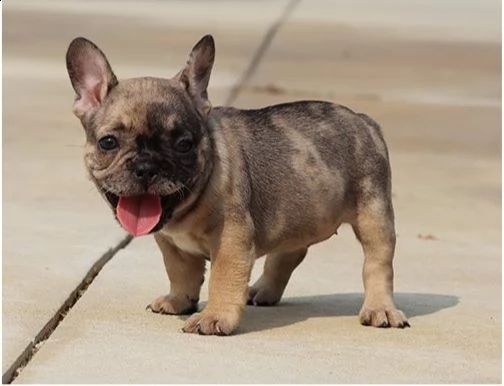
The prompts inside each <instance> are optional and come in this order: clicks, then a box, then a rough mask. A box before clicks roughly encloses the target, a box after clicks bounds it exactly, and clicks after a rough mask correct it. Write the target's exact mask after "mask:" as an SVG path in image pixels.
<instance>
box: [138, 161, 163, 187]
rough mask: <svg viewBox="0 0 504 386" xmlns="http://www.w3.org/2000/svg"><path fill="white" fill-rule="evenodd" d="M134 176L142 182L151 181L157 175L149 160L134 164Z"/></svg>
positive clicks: (154, 166)
mask: <svg viewBox="0 0 504 386" xmlns="http://www.w3.org/2000/svg"><path fill="white" fill-rule="evenodd" d="M134 172H135V177H136V178H138V179H139V180H141V181H142V182H143V183H152V182H153V181H154V180H155V178H156V177H157V167H156V165H154V164H153V163H152V162H149V161H139V162H136V163H135V166H134Z"/></svg>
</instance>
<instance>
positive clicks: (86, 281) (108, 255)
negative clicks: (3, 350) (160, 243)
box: [2, 235, 133, 384]
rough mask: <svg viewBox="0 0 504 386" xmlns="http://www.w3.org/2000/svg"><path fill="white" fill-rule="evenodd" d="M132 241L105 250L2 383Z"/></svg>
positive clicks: (15, 372) (18, 370)
mask: <svg viewBox="0 0 504 386" xmlns="http://www.w3.org/2000/svg"><path fill="white" fill-rule="evenodd" d="M132 239H133V237H132V236H129V235H128V236H126V237H125V238H124V239H122V240H121V241H120V242H119V243H118V244H117V245H116V246H115V247H113V248H110V249H109V250H107V251H106V252H105V253H104V254H103V255H102V256H101V257H100V258H99V259H98V260H97V261H96V262H95V263H94V264H93V265H92V267H91V268H90V269H89V271H88V272H87V273H86V275H85V276H84V278H83V279H82V281H81V282H80V283H79V284H78V285H77V287H76V288H75V289H74V290H73V291H72V292H71V293H70V295H69V296H68V297H67V299H66V300H65V301H64V302H63V304H62V305H61V307H60V308H59V309H58V311H56V313H55V314H54V315H53V317H52V318H51V319H49V321H48V322H47V323H46V324H45V326H44V327H42V329H41V330H40V331H39V333H38V334H37V335H36V336H35V339H33V341H31V342H30V343H29V344H28V346H27V347H26V348H25V349H24V350H23V352H22V353H21V354H20V355H19V356H18V357H17V358H16V360H15V361H14V363H13V364H12V365H11V366H10V367H9V369H8V370H7V371H6V372H5V373H4V374H3V375H2V383H3V384H9V383H12V382H13V381H14V380H15V379H16V378H17V376H18V375H19V374H20V373H21V371H22V370H23V369H24V368H25V367H26V366H27V365H28V363H30V361H31V360H32V359H33V356H34V355H35V354H36V353H37V351H38V350H39V349H40V347H41V346H42V345H43V344H44V343H45V342H46V341H47V339H49V338H50V336H51V334H52V333H53V332H54V331H55V330H56V328H57V327H58V326H59V324H60V323H61V322H62V321H63V320H64V319H65V317H66V315H67V314H68V312H70V310H71V309H72V308H73V307H74V306H75V304H76V303H77V302H78V301H79V299H80V298H81V297H82V295H84V293H85V292H86V290H87V289H88V287H89V286H90V285H91V283H92V282H93V281H94V280H95V279H96V277H97V276H98V274H99V273H100V272H101V270H102V269H103V268H104V267H105V265H106V264H107V263H108V262H109V261H110V260H111V259H112V257H114V256H115V254H116V253H117V252H119V251H120V250H121V249H123V248H125V247H126V246H127V245H128V244H129V243H130V242H131V240H132Z"/></svg>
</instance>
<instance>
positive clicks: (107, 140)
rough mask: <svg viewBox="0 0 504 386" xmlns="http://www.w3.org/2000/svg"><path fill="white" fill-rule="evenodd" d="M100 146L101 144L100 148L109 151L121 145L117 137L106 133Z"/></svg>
mask: <svg viewBox="0 0 504 386" xmlns="http://www.w3.org/2000/svg"><path fill="white" fill-rule="evenodd" d="M98 146H100V149H102V150H105V151H108V150H114V149H116V148H117V147H118V146H119V143H118V142H117V138H116V137H114V136H113V135H106V136H105V137H103V138H100V140H99V141H98Z"/></svg>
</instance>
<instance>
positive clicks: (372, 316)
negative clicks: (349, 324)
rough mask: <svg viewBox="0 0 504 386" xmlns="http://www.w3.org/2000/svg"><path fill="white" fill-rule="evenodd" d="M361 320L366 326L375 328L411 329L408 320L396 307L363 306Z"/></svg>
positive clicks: (360, 314)
mask: <svg viewBox="0 0 504 386" xmlns="http://www.w3.org/2000/svg"><path fill="white" fill-rule="evenodd" d="M359 319H360V322H361V324H362V325H364V326H373V327H396V328H405V327H410V324H409V322H408V319H407V318H406V316H405V315H404V313H403V312H402V311H401V310H398V309H397V308H394V307H376V308H371V307H366V306H363V307H362V309H361V311H360V313H359Z"/></svg>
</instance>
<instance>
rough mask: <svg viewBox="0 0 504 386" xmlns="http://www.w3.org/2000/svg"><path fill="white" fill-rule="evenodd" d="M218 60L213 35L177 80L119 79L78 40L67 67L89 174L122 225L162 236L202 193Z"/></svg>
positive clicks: (139, 232) (87, 43)
mask: <svg viewBox="0 0 504 386" xmlns="http://www.w3.org/2000/svg"><path fill="white" fill-rule="evenodd" d="M214 56H215V46H214V41H213V38H212V37H211V36H210V35H207V36H204V37H203V38H202V39H201V40H200V41H199V42H198V43H197V44H196V45H195V46H194V48H193V50H192V52H191V54H190V56H189V59H188V61H187V64H186V66H185V68H183V69H182V70H181V71H180V72H179V73H178V74H177V75H176V76H175V77H173V78H171V79H160V78H149V77H145V78H134V79H125V80H121V81H118V79H117V78H116V76H115V75H114V73H113V71H112V68H111V67H110V64H109V62H108V60H107V58H106V57H105V55H104V54H103V52H102V51H101V50H100V49H99V48H98V47H97V46H96V45H95V44H93V43H92V42H90V41H89V40H87V39H84V38H81V37H79V38H76V39H74V40H73V41H72V42H71V43H70V46H69V47H68V51H67V55H66V63H67V69H68V74H69V76H70V80H71V82H72V86H73V88H74V90H75V92H76V94H77V95H76V99H75V103H74V107H73V111H74V114H75V115H76V116H77V117H78V118H79V119H80V120H81V122H82V125H83V127H84V129H85V133H86V151H85V157H84V160H85V164H86V167H87V169H88V171H89V175H90V177H91V179H92V180H93V182H94V183H95V184H96V186H97V187H98V190H99V191H100V192H101V193H102V195H103V196H104V197H105V198H106V200H107V201H108V203H109V204H110V206H111V207H112V209H113V211H114V213H115V214H116V217H117V219H118V220H119V222H120V223H121V224H122V226H123V227H124V228H125V229H126V230H128V231H129V232H130V233H131V234H133V235H142V234H147V233H151V232H156V231H158V230H159V229H161V228H162V227H163V226H164V225H165V224H166V223H167V222H168V221H169V219H170V218H171V216H172V214H173V212H174V211H176V210H177V208H179V207H181V206H183V203H184V202H185V201H187V199H188V197H189V196H191V194H192V193H194V192H195V191H197V190H198V189H199V188H200V187H201V185H202V184H204V183H205V178H208V174H209V171H210V169H211V166H212V165H211V155H212V144H211V141H210V138H209V136H210V135H209V126H208V114H209V112H210V109H211V105H210V102H209V100H208V94H207V86H208V82H209V78H210V72H211V70H212V65H213V62H214Z"/></svg>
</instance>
